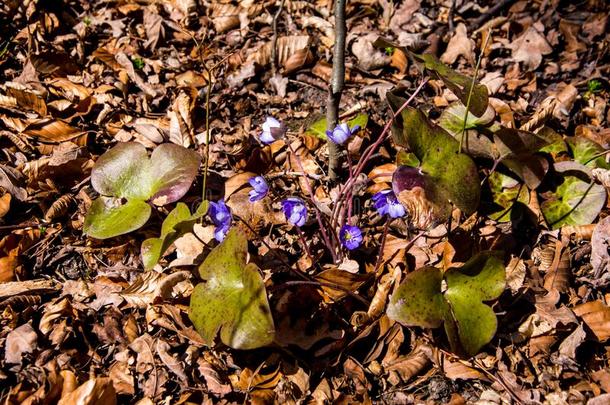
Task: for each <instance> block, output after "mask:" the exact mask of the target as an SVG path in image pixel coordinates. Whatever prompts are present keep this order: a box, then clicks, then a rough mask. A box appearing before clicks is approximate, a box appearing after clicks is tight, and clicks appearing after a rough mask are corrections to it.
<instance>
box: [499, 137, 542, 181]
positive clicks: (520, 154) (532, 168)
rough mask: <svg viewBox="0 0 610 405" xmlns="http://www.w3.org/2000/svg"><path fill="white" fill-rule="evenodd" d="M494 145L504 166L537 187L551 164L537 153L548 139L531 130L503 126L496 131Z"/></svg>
mask: <svg viewBox="0 0 610 405" xmlns="http://www.w3.org/2000/svg"><path fill="white" fill-rule="evenodd" d="M493 137H494V147H495V149H496V151H497V155H498V157H499V159H500V161H501V162H502V164H503V165H504V166H506V167H507V168H508V169H510V170H511V171H512V172H513V173H515V174H516V175H517V176H519V178H521V179H522V180H523V181H524V182H525V184H526V185H527V186H528V187H529V188H531V189H536V188H537V187H538V186H539V185H540V183H541V182H542V180H543V178H544V176H545V175H546V173H547V171H548V169H549V164H548V161H547V160H546V159H545V158H544V157H543V156H539V155H536V154H535V153H536V152H538V151H539V150H540V148H542V147H544V146H547V145H548V141H547V140H546V139H544V138H541V137H539V136H537V135H536V134H533V133H531V132H527V131H521V130H517V129H513V128H501V129H500V130H498V131H496V132H495V133H494V136H493Z"/></svg>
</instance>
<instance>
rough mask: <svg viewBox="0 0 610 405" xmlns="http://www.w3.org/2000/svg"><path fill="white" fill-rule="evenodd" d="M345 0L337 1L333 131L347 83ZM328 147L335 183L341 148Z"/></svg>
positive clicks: (329, 121) (329, 119)
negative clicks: (345, 83) (344, 86)
mask: <svg viewBox="0 0 610 405" xmlns="http://www.w3.org/2000/svg"><path fill="white" fill-rule="evenodd" d="M345 31H346V27H345V0H335V48H334V51H333V72H332V76H331V79H330V88H329V91H328V102H327V104H326V129H328V130H329V131H332V130H333V129H334V128H335V126H336V125H337V121H338V116H339V102H340V101H341V93H342V92H343V85H344V82H345ZM327 145H328V177H329V178H330V179H331V180H332V181H334V180H336V179H337V177H338V173H337V172H338V170H339V148H338V146H337V145H336V144H335V143H334V142H333V141H332V140H330V139H329V140H328V141H327Z"/></svg>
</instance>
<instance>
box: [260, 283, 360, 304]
mask: <svg viewBox="0 0 610 405" xmlns="http://www.w3.org/2000/svg"><path fill="white" fill-rule="evenodd" d="M293 285H314V286H317V287H328V288H333V289H335V290H340V291H343V292H344V293H346V294H347V295H349V296H350V297H352V298H355V299H357V300H358V301H360V302H361V303H363V304H364V305H366V306H367V307H368V306H369V305H371V303H370V302H368V301H367V300H366V298H364V297H362V296H361V295H358V294H356V293H354V292H352V291H350V290H349V289H347V288H345V287H343V286H340V285H338V284H333V283H326V282H323V281H314V280H311V281H307V280H294V281H286V282H284V283H282V284H278V285H276V286H273V287H271V290H272V291H273V290H276V289H279V288H285V287H290V286H293Z"/></svg>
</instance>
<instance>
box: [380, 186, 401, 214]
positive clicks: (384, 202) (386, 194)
mask: <svg viewBox="0 0 610 405" xmlns="http://www.w3.org/2000/svg"><path fill="white" fill-rule="evenodd" d="M373 205H374V206H375V208H376V209H377V211H378V212H379V215H389V216H390V218H400V217H402V216H404V215H405V207H403V206H402V204H401V203H400V202H399V201H398V199H397V198H396V194H394V192H393V191H392V190H382V191H380V192H378V193H375V195H373Z"/></svg>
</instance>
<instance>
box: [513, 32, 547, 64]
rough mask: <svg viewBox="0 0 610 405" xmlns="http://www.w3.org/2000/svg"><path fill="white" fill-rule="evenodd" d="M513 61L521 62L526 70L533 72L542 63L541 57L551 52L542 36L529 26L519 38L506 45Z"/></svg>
mask: <svg viewBox="0 0 610 405" xmlns="http://www.w3.org/2000/svg"><path fill="white" fill-rule="evenodd" d="M508 48H509V49H511V50H512V54H513V59H515V61H517V62H523V63H524V64H525V66H526V67H527V69H528V70H535V69H536V68H537V67H538V66H540V63H541V62H542V56H543V55H548V54H550V53H551V52H553V48H551V46H550V45H549V43H548V42H547V40H546V38H545V37H544V35H542V34H541V33H540V32H538V30H536V28H534V27H533V26H530V27H529V28H528V29H527V31H525V32H524V33H523V34H521V36H520V37H519V38H517V39H515V40H514V41H513V42H512V43H510V44H509V45H508Z"/></svg>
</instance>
